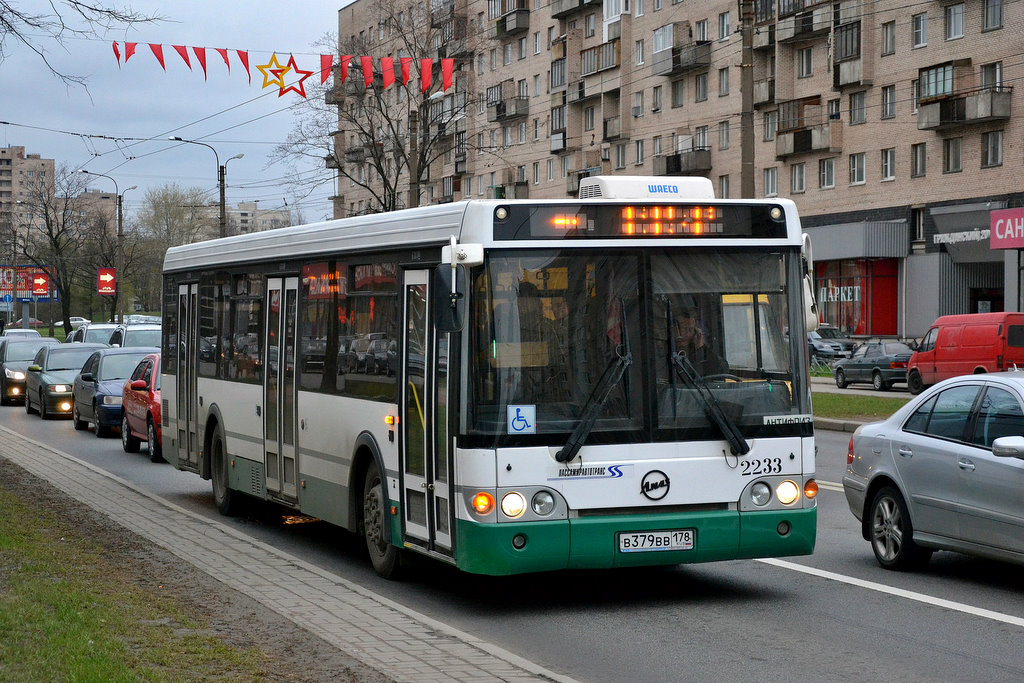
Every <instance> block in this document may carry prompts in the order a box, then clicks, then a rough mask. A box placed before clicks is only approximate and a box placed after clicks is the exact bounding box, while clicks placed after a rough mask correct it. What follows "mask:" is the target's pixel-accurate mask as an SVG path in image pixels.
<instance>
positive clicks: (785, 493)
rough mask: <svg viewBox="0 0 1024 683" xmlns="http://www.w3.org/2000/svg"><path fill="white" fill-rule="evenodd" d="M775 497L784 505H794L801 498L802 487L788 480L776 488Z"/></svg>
mask: <svg viewBox="0 0 1024 683" xmlns="http://www.w3.org/2000/svg"><path fill="white" fill-rule="evenodd" d="M775 497H776V498H778V499H779V502H780V503H782V504H783V505H792V504H793V503H795V502H796V500H797V499H798V498H799V497H800V487H799V486H797V485H796V482H795V481H790V480H789V479H787V480H786V481H784V482H782V483H781V484H779V485H778V486H776V487H775Z"/></svg>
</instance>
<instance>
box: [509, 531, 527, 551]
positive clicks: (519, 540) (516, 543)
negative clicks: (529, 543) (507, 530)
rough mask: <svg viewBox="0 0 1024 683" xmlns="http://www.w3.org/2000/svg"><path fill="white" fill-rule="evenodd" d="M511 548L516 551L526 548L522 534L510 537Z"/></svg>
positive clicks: (524, 537)
mask: <svg viewBox="0 0 1024 683" xmlns="http://www.w3.org/2000/svg"><path fill="white" fill-rule="evenodd" d="M512 547H513V548H515V549H516V550H522V549H523V548H525V547H526V536H523V535H522V534H516V535H515V536H513V537H512Z"/></svg>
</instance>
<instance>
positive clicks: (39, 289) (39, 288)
mask: <svg viewBox="0 0 1024 683" xmlns="http://www.w3.org/2000/svg"><path fill="white" fill-rule="evenodd" d="M49 293H50V276H49V275H47V274H46V273H33V274H32V296H47V295H48V294H49Z"/></svg>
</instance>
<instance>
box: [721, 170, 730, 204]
mask: <svg viewBox="0 0 1024 683" xmlns="http://www.w3.org/2000/svg"><path fill="white" fill-rule="evenodd" d="M718 196H719V197H720V198H722V199H728V198H729V176H727V175H720V176H718Z"/></svg>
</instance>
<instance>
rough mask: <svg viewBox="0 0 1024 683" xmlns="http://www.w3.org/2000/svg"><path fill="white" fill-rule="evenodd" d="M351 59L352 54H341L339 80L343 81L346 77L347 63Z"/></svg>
mask: <svg viewBox="0 0 1024 683" xmlns="http://www.w3.org/2000/svg"><path fill="white" fill-rule="evenodd" d="M351 61H352V55H342V56H341V82H342V83H344V82H345V79H346V78H348V63H349V62H351Z"/></svg>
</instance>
